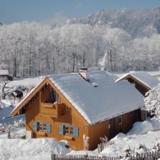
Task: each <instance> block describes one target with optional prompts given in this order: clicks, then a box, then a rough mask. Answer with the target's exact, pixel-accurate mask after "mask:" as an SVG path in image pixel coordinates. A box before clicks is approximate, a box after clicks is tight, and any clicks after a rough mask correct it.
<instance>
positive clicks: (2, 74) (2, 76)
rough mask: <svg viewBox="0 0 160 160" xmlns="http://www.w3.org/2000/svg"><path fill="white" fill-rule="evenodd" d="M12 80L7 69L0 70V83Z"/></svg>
mask: <svg viewBox="0 0 160 160" xmlns="http://www.w3.org/2000/svg"><path fill="white" fill-rule="evenodd" d="M8 80H10V81H11V80H13V77H12V76H11V75H10V74H9V72H8V70H7V69H0V81H8Z"/></svg>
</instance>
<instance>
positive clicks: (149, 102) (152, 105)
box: [144, 85, 160, 116]
mask: <svg viewBox="0 0 160 160" xmlns="http://www.w3.org/2000/svg"><path fill="white" fill-rule="evenodd" d="M144 101H145V107H144V108H145V110H147V111H148V112H149V113H150V115H152V116H154V115H157V116H159V115H160V85H158V86H157V87H155V88H154V89H152V90H150V91H149V92H148V93H147V96H146V98H145V99H144Z"/></svg>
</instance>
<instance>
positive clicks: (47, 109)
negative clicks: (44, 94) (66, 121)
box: [40, 102, 65, 118]
mask: <svg viewBox="0 0 160 160" xmlns="http://www.w3.org/2000/svg"><path fill="white" fill-rule="evenodd" d="M40 114H42V115H46V116H49V117H53V118H58V117H59V116H62V115H63V114H65V106H64V104H62V103H57V102H55V103H45V102H41V103H40Z"/></svg>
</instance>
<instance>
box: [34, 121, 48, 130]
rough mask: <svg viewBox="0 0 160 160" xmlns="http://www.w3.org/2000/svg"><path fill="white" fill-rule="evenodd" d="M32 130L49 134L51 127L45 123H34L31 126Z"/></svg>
mask: <svg viewBox="0 0 160 160" xmlns="http://www.w3.org/2000/svg"><path fill="white" fill-rule="evenodd" d="M32 129H33V131H35V132H38V131H42V132H45V133H51V125H50V124H49V123H47V122H40V121H35V122H33V124H32Z"/></svg>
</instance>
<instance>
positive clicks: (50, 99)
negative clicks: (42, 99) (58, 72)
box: [46, 89, 59, 103]
mask: <svg viewBox="0 0 160 160" xmlns="http://www.w3.org/2000/svg"><path fill="white" fill-rule="evenodd" d="M58 99H59V97H58V94H57V93H56V92H55V91H54V90H53V89H52V90H50V91H49V96H48V98H47V99H46V103H54V102H55V101H57V102H58Z"/></svg>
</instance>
